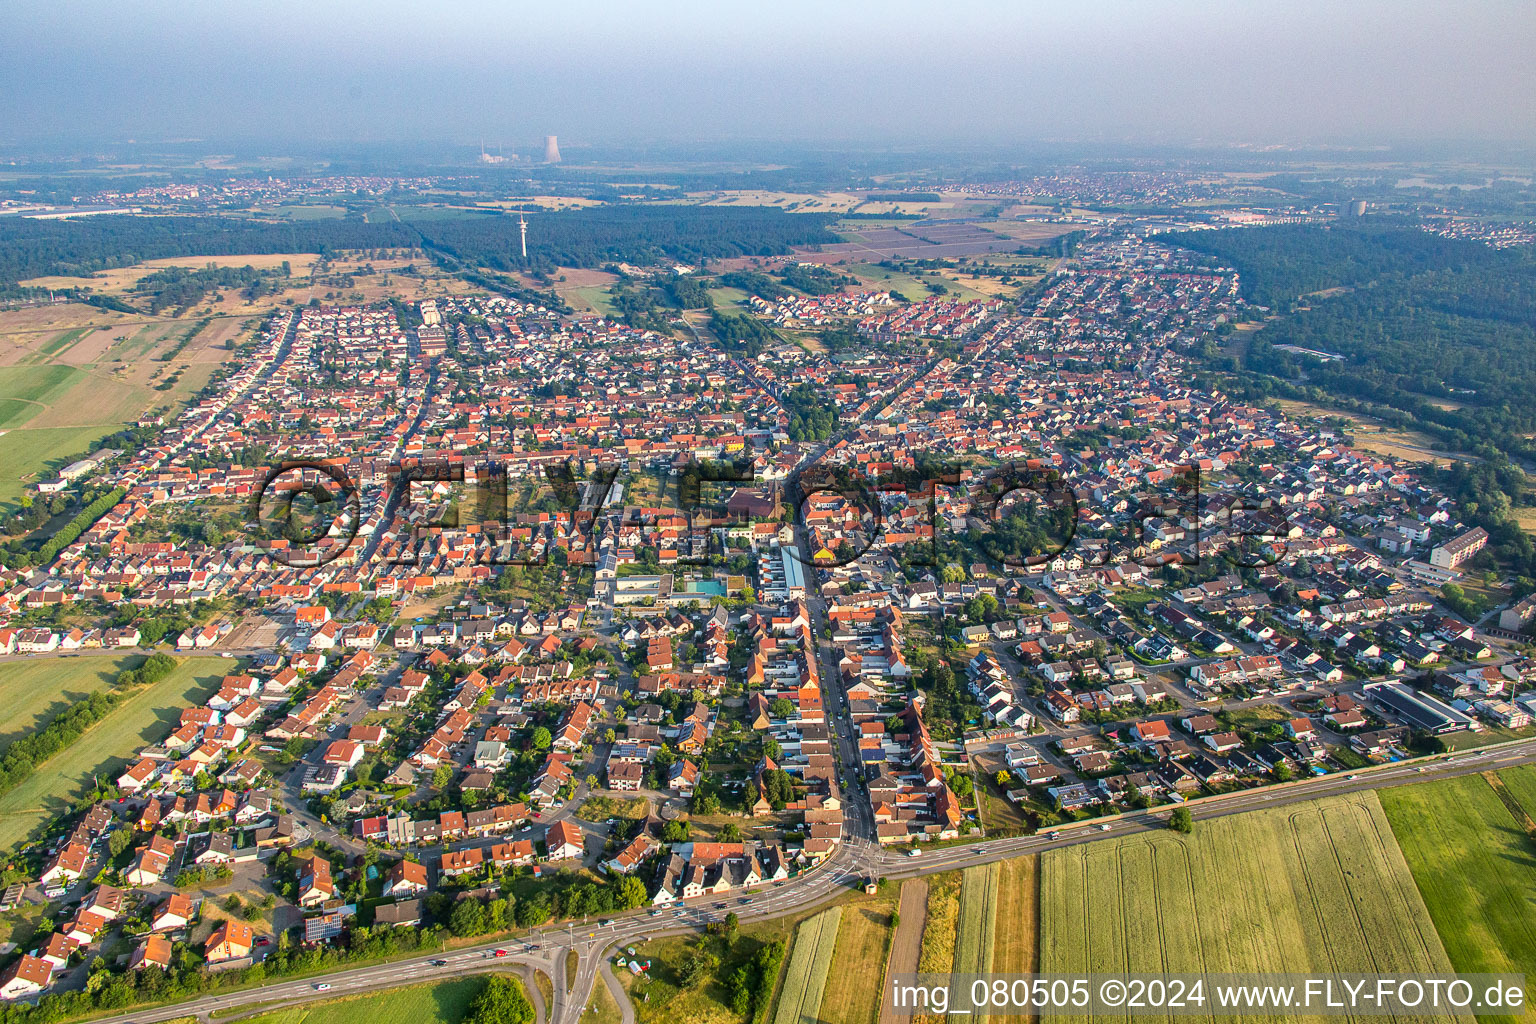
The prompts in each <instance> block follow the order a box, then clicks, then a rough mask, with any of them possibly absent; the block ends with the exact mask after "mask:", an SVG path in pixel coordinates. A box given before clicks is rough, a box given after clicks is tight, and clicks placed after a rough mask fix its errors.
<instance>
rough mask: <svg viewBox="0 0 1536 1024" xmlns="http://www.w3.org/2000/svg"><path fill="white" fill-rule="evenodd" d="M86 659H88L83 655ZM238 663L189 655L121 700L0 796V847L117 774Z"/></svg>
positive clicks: (5, 847) (3, 846)
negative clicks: (97, 777)
mask: <svg viewBox="0 0 1536 1024" xmlns="http://www.w3.org/2000/svg"><path fill="white" fill-rule="evenodd" d="M80 660H81V661H82V662H84V661H86V660H88V659H86V658H84V657H82V658H81V659H80ZM236 664H237V663H236V662H232V661H229V662H226V661H223V660H221V659H219V658H188V659H186V660H185V661H183V662H182V663H181V664H180V665H178V666H177V667H176V670H175V671H174V672H172V673H171V674H170V675H168V676H166V677H165V678H164V679H162V680H161V681H160V682H158V683H156V684H155V685H154V686H151V687H149V688H147V689H144V690H140V691H138V692H136V693H135V694H134V695H133V696H131V697H129V698H128V699H127V700H126V701H124V702H123V703H122V704H119V705H118V706H117V707H116V708H115V709H114V710H113V711H112V713H111V714H110V715H108V716H107V718H106V719H105V720H104V721H101V722H98V723H96V724H95V725H94V726H92V727H91V728H90V729H88V730H86V732H85V734H84V735H83V736H81V737H80V738H79V739H78V740H76V741H75V742H74V743H73V744H71V745H70V746H69V747H67V748H65V749H64V750H62V751H60V752H59V753H58V754H56V755H54V756H53V757H52V758H50V759H49V760H47V761H45V762H44V763H43V764H42V766H41V767H40V768H39V769H38V770H37V771H36V772H34V773H33V774H32V775H31V776H30V777H29V778H27V780H26V781H24V782H23V783H22V784H21V785H19V786H17V787H16V788H15V789H13V790H11V791H10V792H9V793H6V794H5V795H4V796H0V850H4V849H9V848H10V847H11V846H13V845H14V844H15V843H17V842H18V841H19V840H21V839H24V838H25V837H26V836H27V834H28V833H29V832H31V831H32V829H33V828H34V827H36V826H37V824H38V823H39V822H41V821H43V820H44V819H45V818H47V817H49V816H50V815H54V814H58V813H59V812H61V811H63V810H65V809H66V808H67V807H68V806H69V805H70V804H71V802H73V801H74V800H75V799H76V798H77V797H78V796H79V795H80V794H81V793H82V792H84V791H86V790H87V789H88V788H89V786H90V783H91V778H92V777H93V776H94V775H100V776H102V777H103V778H111V779H115V778H116V777H117V775H118V773H120V772H121V770H122V769H123V767H124V766H125V765H126V764H127V763H128V760H129V757H130V756H131V755H132V754H134V753H136V752H137V751H138V750H139V749H140V748H141V747H144V746H147V745H149V744H151V743H157V742H159V741H160V740H162V739H164V738H165V737H166V736H167V735H168V734H169V733H170V732H171V730H172V728H174V726H175V724H176V722H177V721H178V719H179V718H180V717H181V711H182V709H183V708H186V707H189V706H191V705H194V704H201V703H202V702H203V701H204V700H206V699H207V698H208V695H209V694H211V693H213V692H214V690H216V689H217V688H218V685H219V681H220V680H221V679H223V678H224V675H225V673H226V672H230V671H233V670H234V666H235V665H236Z"/></svg>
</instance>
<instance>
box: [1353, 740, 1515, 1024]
mask: <svg viewBox="0 0 1536 1024" xmlns="http://www.w3.org/2000/svg"><path fill="white" fill-rule="evenodd" d="M1500 776H1501V778H1503V779H1504V781H1505V784H1506V786H1508V787H1509V790H1510V792H1511V793H1513V794H1515V796H1516V797H1517V798H1518V799H1520V800H1521V802H1522V804H1524V801H1525V800H1526V799H1528V798H1530V797H1532V796H1536V770H1533V769H1531V768H1518V769H1514V770H1513V771H1507V772H1502V773H1500ZM1381 803H1382V806H1383V807H1384V808H1385V809H1386V814H1387V820H1388V821H1390V822H1391V823H1392V830H1393V831H1394V832H1395V833H1396V834H1397V841H1398V845H1399V846H1401V847H1402V851H1403V856H1404V858H1405V859H1406V860H1407V862H1408V867H1409V869H1410V870H1411V871H1412V872H1413V877H1414V880H1415V881H1416V882H1418V885H1419V891H1420V892H1422V893H1423V894H1424V903H1425V905H1426V906H1427V907H1428V908H1429V914H1430V916H1431V917H1432V918H1433V919H1434V922H1435V926H1436V927H1437V928H1438V929H1439V931H1440V937H1441V939H1442V940H1443V941H1444V943H1445V950H1446V953H1447V954H1449V956H1450V960H1451V963H1452V964H1453V965H1454V966H1455V968H1456V970H1458V971H1462V972H1464V973H1476V972H1483V971H1487V972H1499V971H1518V972H1523V973H1524V974H1525V975H1526V976H1527V978H1528V979H1536V845H1533V843H1532V840H1531V839H1530V838H1529V837H1527V836H1526V835H1525V834H1524V833H1523V832H1522V831H1521V830H1520V828H1519V827H1518V826H1517V825H1516V823H1515V819H1514V816H1513V815H1512V814H1511V813H1510V811H1509V809H1508V808H1507V807H1505V806H1504V804H1503V802H1502V801H1500V800H1499V797H1498V794H1496V793H1495V792H1494V790H1493V787H1492V786H1490V785H1489V784H1488V782H1487V781H1486V780H1485V779H1483V778H1482V777H1481V776H1478V775H1467V776H1463V777H1461V778H1457V779H1443V780H1440V781H1437V782H1430V783H1424V784H1422V785H1417V786H1399V787H1394V788H1392V789H1386V790H1382V793H1381ZM1526 809H1527V811H1529V809H1530V808H1529V807H1527V808H1526ZM1527 994H1528V995H1533V994H1536V989H1533V988H1532V987H1531V985H1530V981H1529V980H1528V981H1527ZM1527 1005H1529V1000H1528V1002H1527ZM1533 1017H1536V1015H1533V1014H1531V1013H1527V1014H1526V1016H1525V1017H1524V1018H1522V1019H1524V1020H1531V1019H1533Z"/></svg>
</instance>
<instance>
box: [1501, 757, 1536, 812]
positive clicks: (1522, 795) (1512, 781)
mask: <svg viewBox="0 0 1536 1024" xmlns="http://www.w3.org/2000/svg"><path fill="white" fill-rule="evenodd" d="M1499 781H1501V782H1502V783H1504V788H1505V789H1506V790H1508V791H1509V793H1510V795H1511V796H1513V797H1514V798H1515V799H1516V800H1517V801H1519V803H1520V808H1521V810H1523V811H1524V812H1525V816H1526V817H1527V818H1536V765H1529V764H1527V765H1522V766H1521V767H1519V768H1506V769H1504V770H1503V771H1501V772H1499Z"/></svg>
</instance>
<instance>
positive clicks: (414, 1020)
mask: <svg viewBox="0 0 1536 1024" xmlns="http://www.w3.org/2000/svg"><path fill="white" fill-rule="evenodd" d="M484 987H485V979H484V978H457V979H455V980H453V981H440V982H435V983H432V984H427V985H411V986H410V987H408V988H393V989H389V990H388V991H385V992H369V993H366V994H364V995H357V996H348V997H347V998H345V999H327V1000H324V1001H322V1002H317V1003H308V1004H306V1005H304V1006H294V1007H290V1008H288V1009H283V1010H274V1011H273V1012H271V1013H263V1014H262V1015H260V1016H259V1017H247V1018H245V1020H246V1021H248V1022H249V1024H459V1021H461V1020H463V1019H464V1014H465V1012H466V1011H467V1010H468V1009H469V1004H470V1003H471V1002H472V1001H473V1000H474V998H475V996H477V995H479V994H480V990H481V989H482V988H484Z"/></svg>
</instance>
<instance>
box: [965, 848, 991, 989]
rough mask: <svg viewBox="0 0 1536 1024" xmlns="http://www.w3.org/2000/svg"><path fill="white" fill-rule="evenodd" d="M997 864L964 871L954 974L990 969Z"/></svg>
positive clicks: (977, 972) (982, 971) (985, 971)
mask: <svg viewBox="0 0 1536 1024" xmlns="http://www.w3.org/2000/svg"><path fill="white" fill-rule="evenodd" d="M997 881H998V865H997V864H980V865H978V866H976V867H973V868H966V869H965V874H964V876H963V881H962V882H961V885H960V923H959V925H958V927H957V928H956V940H955V973H957V974H986V973H987V972H989V971H991V970H992V954H993V950H992V944H993V940H994V937H995V934H996V927H997V888H998V886H997Z"/></svg>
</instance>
